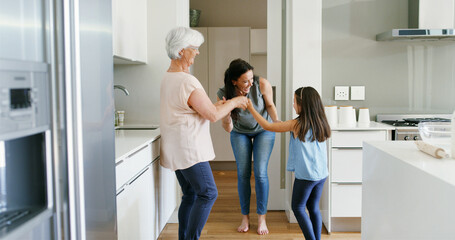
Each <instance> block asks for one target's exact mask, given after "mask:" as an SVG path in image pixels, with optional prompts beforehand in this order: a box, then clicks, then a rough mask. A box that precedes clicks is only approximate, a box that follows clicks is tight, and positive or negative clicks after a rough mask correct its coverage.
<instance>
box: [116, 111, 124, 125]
mask: <svg viewBox="0 0 455 240" xmlns="http://www.w3.org/2000/svg"><path fill="white" fill-rule="evenodd" d="M117 115H118V125H119V126H123V123H125V111H117Z"/></svg>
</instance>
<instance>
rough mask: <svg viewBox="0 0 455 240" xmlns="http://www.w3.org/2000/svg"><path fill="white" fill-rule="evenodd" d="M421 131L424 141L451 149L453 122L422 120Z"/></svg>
mask: <svg viewBox="0 0 455 240" xmlns="http://www.w3.org/2000/svg"><path fill="white" fill-rule="evenodd" d="M418 126H419V133H420V137H421V138H422V141H424V142H427V143H429V144H432V145H435V146H438V147H441V148H443V149H444V150H446V151H449V150H450V141H451V138H452V125H451V122H420V123H419V125H418Z"/></svg>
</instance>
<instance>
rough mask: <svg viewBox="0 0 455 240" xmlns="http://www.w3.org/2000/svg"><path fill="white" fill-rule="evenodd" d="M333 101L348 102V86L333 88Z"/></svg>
mask: <svg viewBox="0 0 455 240" xmlns="http://www.w3.org/2000/svg"><path fill="white" fill-rule="evenodd" d="M335 100H349V86H335Z"/></svg>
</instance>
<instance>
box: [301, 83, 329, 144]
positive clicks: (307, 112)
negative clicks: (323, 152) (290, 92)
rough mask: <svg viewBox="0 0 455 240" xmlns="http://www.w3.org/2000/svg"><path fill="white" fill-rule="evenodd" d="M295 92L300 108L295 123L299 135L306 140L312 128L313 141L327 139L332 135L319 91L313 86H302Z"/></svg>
mask: <svg viewBox="0 0 455 240" xmlns="http://www.w3.org/2000/svg"><path fill="white" fill-rule="evenodd" d="M294 94H295V99H296V102H297V106H298V107H299V108H300V113H299V116H298V117H297V118H296V120H297V124H296V125H295V131H296V132H297V137H298V138H299V139H300V141H302V142H305V135H306V133H307V132H308V130H310V129H311V130H312V131H313V136H312V138H311V141H314V140H317V141H318V142H323V141H325V140H326V139H327V138H329V137H330V134H331V132H330V126H329V123H328V121H327V117H326V116H325V112H324V106H323V104H322V100H321V97H320V96H319V93H318V92H317V91H316V90H315V89H314V88H312V87H301V88H299V89H297V90H295V92H294Z"/></svg>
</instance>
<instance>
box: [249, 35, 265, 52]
mask: <svg viewBox="0 0 455 240" xmlns="http://www.w3.org/2000/svg"><path fill="white" fill-rule="evenodd" d="M250 52H251V55H266V54H267V29H251V31H250Z"/></svg>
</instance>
